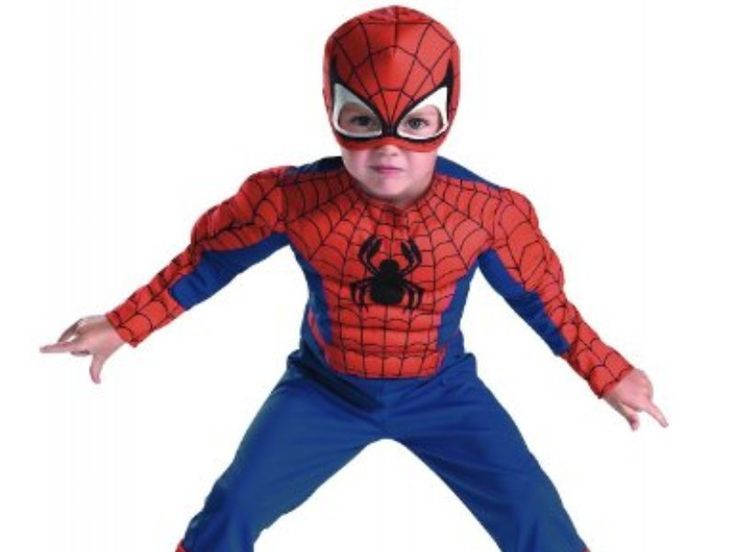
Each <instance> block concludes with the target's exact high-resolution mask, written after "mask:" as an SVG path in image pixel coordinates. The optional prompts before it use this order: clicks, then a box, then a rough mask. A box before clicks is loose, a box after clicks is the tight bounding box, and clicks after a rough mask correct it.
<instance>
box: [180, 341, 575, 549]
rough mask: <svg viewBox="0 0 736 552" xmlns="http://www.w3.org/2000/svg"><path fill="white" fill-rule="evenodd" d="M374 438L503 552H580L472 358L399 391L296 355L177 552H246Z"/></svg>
mask: <svg viewBox="0 0 736 552" xmlns="http://www.w3.org/2000/svg"><path fill="white" fill-rule="evenodd" d="M383 438H390V439H395V440H396V441H398V442H399V443H401V444H403V445H404V446H406V447H407V448H408V449H409V450H410V451H412V452H413V453H414V454H415V455H417V456H418V457H419V458H420V459H421V460H422V461H423V462H424V463H425V464H427V466H429V467H430V468H431V469H432V470H433V471H434V472H435V473H436V474H437V475H438V476H439V477H440V478H442V480H443V481H444V482H445V483H447V485H448V486H449V487H450V488H451V489H452V490H453V492H454V493H455V494H456V495H457V496H458V497H459V498H460V499H461V500H462V501H463V503H464V504H465V505H466V506H467V507H468V509H469V510H470V511H471V512H472V513H473V515H474V516H475V517H476V519H477V520H478V521H479V522H480V523H481V524H482V525H483V527H484V528H485V529H486V531H487V532H488V533H489V534H490V536H491V537H492V538H493V540H494V541H495V542H496V544H497V545H498V547H499V548H500V549H501V550H502V552H584V551H585V550H587V548H586V545H585V543H584V542H583V541H582V540H581V538H580V537H579V536H578V534H577V532H576V531H575V528H574V526H573V524H572V521H571V520H570V518H569V516H568V514H567V513H566V512H565V509H564V507H563V505H562V502H561V500H560V497H559V495H558V493H557V491H556V490H555V487H554V485H553V484H552V482H551V481H550V480H549V478H548V477H547V475H546V474H545V473H544V471H543V470H542V468H541V467H540V465H539V464H538V462H537V460H536V459H535V457H534V456H533V455H532V454H531V452H530V451H529V450H528V449H527V447H526V445H525V442H524V440H523V438H522V436H521V434H520V433H519V430H518V429H517V427H516V425H515V424H514V422H513V421H512V419H511V417H510V416H509V415H508V413H507V412H506V410H505V409H504V408H503V407H502V406H501V405H500V404H499V402H498V401H497V400H496V398H495V397H494V395H493V394H492V393H491V391H490V390H489V389H488V388H487V387H486V386H485V385H484V384H483V382H482V381H481V380H480V379H479V378H478V376H477V372H476V363H475V357H474V356H473V355H472V353H467V354H465V355H464V356H463V357H462V359H461V360H460V361H458V362H454V363H452V364H448V365H447V366H445V367H444V368H443V369H442V371H441V372H440V373H439V374H437V375H436V376H434V377H429V378H427V377H424V378H407V379H399V380H397V379H365V378H360V377H354V376H347V375H342V374H337V373H336V372H334V371H330V370H329V369H326V368H325V367H324V366H321V365H320V364H319V363H318V362H314V361H313V360H310V359H309V357H308V355H306V354H305V353H304V352H301V353H299V354H297V351H295V352H294V353H292V354H291V355H290V356H289V360H288V362H287V368H286V371H285V373H284V374H283V376H282V377H281V379H280V380H279V382H278V383H277V384H276V386H275V387H274V388H273V390H272V391H271V393H270V395H269V396H268V398H267V399H266V401H265V403H264V404H263V405H262V407H261V408H260V410H259V411H258V413H257V415H256V416H255V418H254V419H253V422H252V423H251V425H250V427H249V428H248V429H247V431H246V433H245V435H244V437H243V440H242V442H241V443H240V446H239V447H238V450H237V453H236V454H235V458H234V459H233V461H232V463H231V464H230V466H229V467H228V468H227V469H226V470H225V472H224V473H223V474H222V475H221V476H220V478H219V479H218V480H217V481H216V482H215V484H214V486H213V488H212V490H211V492H210V494H209V495H208V496H207V498H206V500H205V503H204V507H203V508H202V510H201V511H200V512H199V513H198V514H196V515H195V516H194V517H193V518H192V520H191V521H190V523H189V526H188V528H187V530H186V534H185V536H184V538H183V540H182V541H181V542H180V544H179V548H178V550H179V552H252V551H253V546H254V543H255V542H256V540H257V539H258V535H259V534H260V533H261V531H263V529H265V528H267V527H268V526H270V525H271V524H272V523H273V522H274V521H276V520H277V519H278V518H279V517H280V516H281V515H283V514H285V513H287V512H289V511H291V510H293V509H294V508H296V507H297V506H299V505H300V504H302V503H303V502H304V501H305V500H306V499H307V498H309V496H310V495H311V494H312V493H314V491H315V490H316V489H317V488H318V487H319V486H320V485H321V484H322V483H323V482H324V481H326V480H327V479H328V478H330V477H331V476H332V475H334V474H335V473H336V472H337V471H338V470H339V469H340V468H342V467H343V466H344V465H345V464H347V463H348V462H349V461H350V460H351V459H352V458H354V457H355V456H356V455H357V454H358V453H359V452H360V451H361V450H362V449H363V448H364V447H366V446H367V445H369V444H370V443H372V442H374V441H377V440H379V439H383ZM313 547H314V549H315V550H317V549H319V543H313Z"/></svg>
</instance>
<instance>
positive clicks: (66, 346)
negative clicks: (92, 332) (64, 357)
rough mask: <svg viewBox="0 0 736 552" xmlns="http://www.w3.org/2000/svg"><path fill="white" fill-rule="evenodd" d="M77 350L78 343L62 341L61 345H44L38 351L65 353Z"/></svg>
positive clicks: (75, 341)
mask: <svg viewBox="0 0 736 552" xmlns="http://www.w3.org/2000/svg"><path fill="white" fill-rule="evenodd" d="M77 350H79V341H78V340H74V341H63V342H61V343H52V344H50V345H44V346H43V347H41V349H40V351H41V352H42V353H67V352H71V351H77Z"/></svg>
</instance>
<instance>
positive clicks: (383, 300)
mask: <svg viewBox="0 0 736 552" xmlns="http://www.w3.org/2000/svg"><path fill="white" fill-rule="evenodd" d="M323 73H324V88H323V93H324V99H325V105H326V108H327V113H328V116H329V120H330V124H331V127H332V131H333V133H334V135H335V138H336V139H337V141H338V143H339V144H340V147H341V151H342V155H341V156H340V157H328V158H323V159H320V160H318V161H316V162H314V163H311V164H307V165H302V166H298V167H295V166H280V167H274V168H270V169H267V170H263V171H260V172H257V173H254V174H252V175H251V176H249V177H248V178H247V179H246V180H245V181H244V182H243V184H242V185H241V186H240V188H239V189H238V190H237V192H236V193H235V194H234V195H233V196H232V197H230V198H228V199H226V200H225V201H224V202H222V203H220V204H218V205H215V206H213V207H212V208H210V209H209V210H207V211H206V212H205V213H204V214H203V215H202V216H201V217H200V218H199V219H198V220H197V221H196V223H195V225H194V228H193V231H192V235H191V243H190V244H189V246H188V247H187V248H186V249H185V250H184V251H183V252H182V253H180V254H179V255H178V256H176V257H175V258H174V259H173V260H172V261H171V263H169V264H168V265H167V266H165V267H164V268H163V269H162V270H161V271H160V272H159V273H157V274H156V276H155V277H154V278H153V279H152V280H151V281H150V283H148V284H147V285H145V286H143V287H141V288H140V289H138V290H136V291H135V292H134V293H133V294H132V295H130V297H129V298H128V299H127V300H126V301H124V302H123V303H122V304H120V305H119V306H118V307H116V308H115V309H113V310H111V311H109V312H107V313H105V314H104V316H96V317H88V318H84V319H81V320H79V321H78V322H77V323H75V324H73V325H72V326H71V327H69V328H68V329H67V330H66V331H64V333H63V334H62V336H61V337H60V339H59V341H60V343H57V344H54V345H48V346H45V347H43V348H42V350H43V351H45V352H60V351H68V352H71V353H72V354H77V355H83V354H92V355H93V361H92V366H91V367H90V370H91V375H92V379H93V380H94V381H95V382H97V383H99V381H100V380H99V374H100V371H101V369H102V365H103V363H104V362H105V360H106V359H107V358H108V357H109V356H110V355H111V354H112V353H113V352H114V351H115V350H116V349H117V348H118V347H120V346H121V345H122V344H123V343H124V342H127V343H128V344H130V345H131V346H133V347H136V346H138V345H139V344H140V343H141V342H142V341H143V340H144V339H146V338H147V337H148V336H149V335H150V334H151V333H152V332H153V331H155V330H157V329H159V328H161V327H163V326H165V325H166V324H168V323H169V322H170V321H172V320H173V319H174V318H176V317H177V316H179V315H180V314H182V313H183V312H184V311H186V310H188V309H190V308H191V307H193V306H194V305H196V304H197V303H199V302H201V301H203V300H205V299H207V298H209V297H210V296H212V295H213V294H214V293H216V292H217V291H218V290H219V289H221V288H222V287H224V286H225V285H226V284H227V283H228V282H230V280H232V279H233V278H234V277H235V276H236V275H237V274H239V273H240V272H242V271H244V270H245V269H247V268H248V267H250V266H251V265H253V264H255V263H257V262H259V261H261V260H263V259H265V258H266V257H267V256H269V255H270V254H271V253H273V252H274V251H276V250H277V249H279V248H280V247H283V246H285V245H287V244H288V245H289V246H290V247H291V248H292V250H293V252H294V255H295V257H296V260H297V262H298V263H299V264H300V266H301V268H302V269H303V271H304V274H305V276H306V278H307V282H308V287H309V299H308V301H307V305H306V308H305V311H304V317H303V324H302V328H301V336H300V337H301V339H300V344H299V348H298V349H297V350H295V351H293V352H292V353H291V354H290V355H289V357H288V361H287V368H286V371H285V372H284V374H283V376H282V377H281V379H280V380H279V382H278V383H277V384H276V386H275V387H274V389H273V390H272V392H271V393H270V395H269V397H268V398H267V400H266V402H265V403H264V405H263V406H262V407H261V409H260V410H259V412H258V414H257V415H256V417H255V419H254V420H253V422H252V424H251V426H250V427H249V428H248V430H247V431H246V433H245V436H244V437H243V440H242V442H241V444H240V446H239V448H238V450H237V453H236V455H235V458H234V459H233V461H232V463H231V465H230V466H229V467H228V468H227V470H225V472H224V473H223V474H222V475H221V476H220V478H219V479H218V480H217V481H216V482H215V484H214V486H213V488H212V490H211V492H210V494H209V495H208V496H207V499H206V501H205V503H204V507H203V508H202V510H201V511H200V512H199V513H197V514H196V515H195V516H194V517H193V519H192V520H191V521H190V523H189V526H188V528H187V530H186V532H185V534H184V537H183V539H182V540H181V542H180V543H179V545H178V548H177V550H178V552H236V551H238V552H242V551H252V550H253V546H254V543H255V542H256V540H257V538H258V536H259V534H260V533H261V531H262V530H263V529H264V528H266V527H268V526H269V525H271V524H272V523H273V522H274V521H275V520H276V519H277V518H278V517H280V516H281V515H283V514H284V513H286V512H288V511H290V510H292V509H294V508H296V507H297V506H298V505H299V504H301V503H302V502H303V501H304V500H306V499H307V498H308V497H309V496H310V495H311V494H312V493H313V492H314V491H315V490H316V489H317V488H318V487H319V485H320V484H322V483H323V482H324V481H325V480H327V479H328V478H329V477H331V476H332V475H333V474H334V473H335V472H337V471H338V470H339V469H340V468H341V467H342V466H344V465H345V464H346V463H347V462H348V461H349V460H350V459H351V458H353V457H355V455H357V454H358V453H359V452H360V451H361V450H362V449H363V448H364V447H365V446H367V445H368V444H370V443H372V442H374V441H376V440H379V439H383V438H391V439H395V440H396V441H398V442H400V443H402V444H403V445H405V446H406V447H407V448H408V449H409V450H411V451H412V452H413V453H414V454H416V455H417V456H418V457H419V458H420V459H421V460H422V461H424V462H425V463H426V464H427V465H428V466H429V467H430V468H431V469H433V470H434V471H435V472H436V473H437V474H438V475H439V476H440V477H441V478H442V479H443V480H444V481H445V482H446V483H447V484H448V485H449V486H450V487H451V488H452V489H453V491H454V492H455V493H456V494H457V496H459V497H460V498H461V499H462V501H463V502H464V503H465V504H466V505H467V507H468V508H469V509H470V510H471V512H472V513H473V514H474V515H475V516H476V518H477V519H478V520H479V521H480V523H481V524H482V525H483V527H484V528H485V529H486V530H487V531H488V533H489V534H490V535H491V537H492V538H493V539H494V540H495V542H496V543H497V544H498V546H499V547H500V549H501V550H502V551H504V552H512V551H513V552H583V551H584V550H587V547H586V545H585V543H584V542H583V540H582V539H581V538H580V536H579V535H578V534H577V532H576V530H575V528H574V526H573V523H572V521H571V520H570V518H569V516H568V515H567V513H566V511H565V509H564V507H563V505H562V502H561V500H560V497H559V495H558V493H557V491H556V489H555V487H554V486H553V484H552V482H551V481H550V480H549V478H548V477H547V475H546V474H545V472H544V471H543V470H542V468H541V467H540V465H539V463H538V462H537V461H536V459H535V457H534V456H533V455H532V454H531V452H530V451H529V450H528V448H527V447H526V445H525V442H524V440H523V438H522V436H521V434H520V433H519V431H518V429H517V427H516V426H515V424H514V422H513V421H512V420H511V418H510V417H509V415H508V414H507V412H506V411H505V410H504V408H503V407H502V406H501V405H500V404H499V403H498V401H497V400H496V399H495V397H494V395H493V394H492V393H491V391H490V390H489V389H488V388H487V387H486V386H485V385H484V384H483V382H482V381H481V380H480V379H479V378H478V377H477V372H476V363H475V357H474V356H473V354H472V353H470V352H466V351H465V350H464V347H463V336H462V333H461V331H460V329H459V323H460V318H461V315H462V311H463V306H464V303H465V299H466V296H467V292H468V287H469V284H470V280H471V278H472V276H473V274H474V273H475V270H476V268H480V271H481V273H482V274H483V276H484V277H485V278H486V279H487V280H488V282H489V283H490V284H491V285H492V286H493V288H494V289H495V290H496V291H498V292H499V293H500V294H501V295H502V296H503V297H504V298H505V300H506V301H507V302H508V303H509V304H510V305H511V307H512V308H513V309H514V310H515V311H516V312H517V313H518V314H519V315H520V316H522V317H523V318H524V320H525V321H526V322H527V323H528V324H529V325H530V326H531V327H532V328H533V330H534V331H535V332H536V333H537V334H538V335H539V336H540V337H541V338H542V339H544V340H545V342H546V343H547V344H548V345H549V347H550V348H551V349H552V351H553V352H554V353H555V354H556V355H559V356H561V357H562V358H564V359H565V360H566V361H567V362H568V363H569V364H570V366H571V367H572V368H573V369H574V370H575V371H576V372H577V373H578V374H579V375H580V376H581V377H583V378H584V379H585V380H587V382H588V384H589V386H590V387H591V389H592V390H593V392H594V393H595V394H596V395H597V396H599V397H605V398H606V400H607V401H608V402H609V403H610V404H611V405H612V406H613V407H614V408H616V409H617V410H618V411H619V412H621V413H622V414H623V415H624V416H625V417H626V418H627V419H628V420H629V422H630V423H631V426H632V428H633V429H636V427H637V426H638V418H637V411H641V410H645V411H646V412H648V413H650V414H651V415H652V416H654V417H655V418H656V419H657V420H658V421H659V422H660V423H661V424H662V425H663V426H666V425H667V422H666V420H665V418H664V416H663V415H662V414H661V412H660V411H659V410H658V409H657V407H656V406H654V404H653V403H652V402H651V396H652V387H651V384H650V382H649V380H648V378H647V377H646V375H645V374H644V373H643V372H642V371H641V370H637V369H636V368H634V367H633V366H631V365H630V364H629V363H628V362H627V361H626V360H625V359H624V358H623V356H621V355H620V354H619V353H618V352H617V351H616V350H614V349H613V348H611V347H609V346H608V345H606V344H605V343H604V342H603V341H602V340H601V339H600V338H599V337H598V336H597V334H596V333H595V332H594V331H593V329H591V328H590V327H589V326H588V325H587V324H586V323H585V321H584V320H583V318H582V317H581V315H580V313H579V312H578V311H577V309H576V308H575V307H574V306H573V304H572V303H570V302H569V301H568V300H567V298H566V297H565V294H564V292H563V273H562V267H561V266H560V263H559V260H558V258H557V256H556V255H555V253H554V251H553V250H552V248H551V247H550V245H549V243H548V242H547V240H546V239H545V238H544V236H543V235H542V233H541V231H540V228H539V224H538V220H537V216H536V213H535V211H534V208H533V207H532V204H531V203H530V202H529V200H528V199H527V198H526V197H525V196H523V195H522V194H521V193H519V192H516V191H513V190H511V189H509V188H504V187H501V186H498V185H496V184H493V183H491V182H488V181H486V180H484V179H483V178H481V177H479V176H477V175H475V174H473V173H472V172H470V171H469V170H467V169H465V168H463V167H462V166H460V165H458V164H456V163H454V162H452V161H450V160H448V159H445V158H443V157H439V156H438V148H439V146H440V144H441V143H442V142H443V141H444V140H445V138H446V136H447V133H448V131H449V128H450V126H451V124H452V121H453V119H454V116H455V113H456V111H457V106H458V98H459V91H460V65H459V50H458V46H457V44H456V43H455V41H454V39H453V38H452V35H451V34H450V33H449V32H448V30H447V29H446V28H445V27H444V26H442V25H441V24H440V23H438V22H437V21H435V20H433V19H432V18H430V17H428V16H427V15H425V14H423V13H420V12H418V11H415V10H412V9H409V8H404V7H400V6H390V7H386V8H381V9H377V10H373V11H371V12H368V13H365V14H362V15H359V16H357V17H355V18H353V19H351V20H349V21H347V22H345V23H344V24H342V25H341V26H340V27H339V28H338V29H337V30H335V32H334V33H333V34H332V35H331V36H330V38H329V39H328V41H327V44H326V47H325V57H324V65H323ZM73 336H76V339H74V340H71V341H68V342H65V340H67V339H69V338H70V337H73Z"/></svg>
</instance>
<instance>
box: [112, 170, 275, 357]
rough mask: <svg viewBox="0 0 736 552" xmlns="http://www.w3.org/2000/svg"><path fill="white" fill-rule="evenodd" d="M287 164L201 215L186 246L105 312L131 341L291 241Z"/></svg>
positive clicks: (255, 177)
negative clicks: (283, 177)
mask: <svg viewBox="0 0 736 552" xmlns="http://www.w3.org/2000/svg"><path fill="white" fill-rule="evenodd" d="M287 169H288V167H286V166H284V167H275V168H272V169H267V170H264V171H260V172H257V173H255V174H253V175H251V176H249V177H248V178H247V179H246V180H245V181H244V182H243V183H242V184H241V186H240V188H239V189H238V191H237V193H235V194H234V195H233V196H232V197H230V198H228V199H226V200H225V201H223V202H222V203H220V204H218V205H215V206H213V207H211V208H209V209H208V210H207V211H206V212H205V213H204V214H202V215H201V216H200V217H199V219H198V220H197V221H196V223H195V224H194V227H193V228H192V232H191V239H190V243H189V245H188V246H187V247H186V249H184V251H182V252H181V253H179V254H178V255H177V256H175V257H174V258H173V259H172V260H171V261H170V262H169V264H168V265H166V266H165V267H164V268H163V269H161V270H160V271H159V272H158V273H157V274H156V275H155V276H154V277H153V279H152V280H151V281H150V282H148V283H147V284H146V285H144V286H142V287H140V288H139V289H137V290H136V291H134V292H133V293H132V294H131V295H130V296H129V297H128V298H127V299H126V300H125V301H123V302H122V303H121V304H120V305H118V306H117V307H115V308H114V309H112V310H110V311H108V312H106V313H105V314H104V316H105V318H106V319H107V320H108V321H109V322H110V324H112V326H113V327H114V328H115V330H116V331H117V333H118V334H119V336H120V337H121V338H122V339H123V340H124V341H125V342H127V343H128V344H129V345H131V346H132V347H137V346H138V345H139V344H140V343H141V342H142V341H143V340H144V339H146V338H147V337H148V336H149V335H150V334H151V333H152V332H153V331H155V330H157V329H159V328H162V327H163V326H165V325H166V324H168V323H169V322H171V321H172V320H174V319H175V318H176V317H178V316H179V315H180V314H182V313H183V312H184V311H185V310H188V309H190V308H191V307H193V306H194V305H196V304H197V303H200V302H201V301H204V300H205V299H207V298H209V297H210V296H212V295H213V294H214V293H216V292H217V291H218V290H220V289H221V288H222V287H224V286H225V285H226V284H227V283H228V282H230V280H232V279H233V278H234V277H235V276H236V275H237V274H239V273H240V272H242V271H244V270H245V269H247V268H248V267H249V266H251V265H253V264H255V263H257V262H259V261H261V260H263V259H264V258H266V257H267V256H269V255H270V254H271V253H273V252H274V251H276V250H277V249H278V248H280V247H282V246H283V245H286V243H287V239H286V234H285V231H286V230H285V226H284V213H285V207H284V200H283V194H282V190H281V187H280V185H279V180H280V177H281V175H282V174H283V173H284V172H285V171H286V170H287Z"/></svg>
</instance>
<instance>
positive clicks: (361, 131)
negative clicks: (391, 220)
mask: <svg viewBox="0 0 736 552" xmlns="http://www.w3.org/2000/svg"><path fill="white" fill-rule="evenodd" d="M339 125H340V127H341V128H342V129H344V130H346V131H348V132H350V133H351V134H354V135H370V134H371V133H374V132H376V133H378V134H380V132H381V122H380V120H378V119H377V117H376V116H375V115H374V114H373V113H372V112H371V111H370V110H368V109H365V108H364V107H362V106H360V105H358V104H355V103H347V104H345V106H344V107H343V108H342V110H341V111H340V117H339ZM441 125H442V121H441V116H440V114H439V111H438V110H437V108H436V107H434V106H431V105H428V106H425V107H423V108H421V109H417V110H415V111H413V112H411V113H410V114H409V115H407V116H406V117H405V118H404V119H403V120H402V122H401V123H400V128H399V129H398V130H399V133H400V134H401V135H404V136H407V135H408V136H415V137H419V138H422V137H426V136H431V135H432V134H434V133H435V132H436V131H437V129H439V128H440V126H441ZM340 149H341V150H342V158H343V163H344V165H345V168H346V169H347V170H348V172H349V173H350V174H351V175H352V176H353V178H355V179H356V180H357V181H358V182H359V183H360V184H362V186H363V189H364V190H365V191H366V192H367V193H368V194H370V195H373V196H376V197H378V198H379V199H382V200H385V201H389V202H391V203H393V204H394V205H396V206H398V207H402V206H404V205H406V204H408V203H411V201H412V199H414V198H416V197H418V196H419V195H421V193H422V192H423V191H424V190H425V189H426V187H427V186H428V185H429V182H430V180H431V178H432V173H433V171H434V166H435V162H436V160H437V150H436V149H435V150H433V151H428V152H418V151H410V150H407V149H404V148H401V147H399V146H396V145H394V144H386V145H382V146H379V147H375V148H367V149H360V150H353V149H347V148H345V147H342V146H340ZM389 167H390V168H389Z"/></svg>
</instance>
